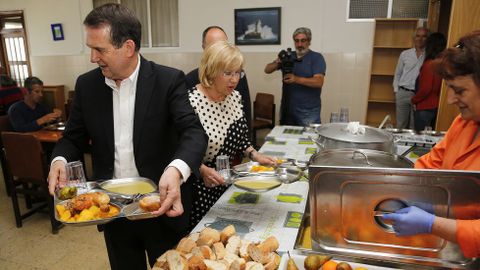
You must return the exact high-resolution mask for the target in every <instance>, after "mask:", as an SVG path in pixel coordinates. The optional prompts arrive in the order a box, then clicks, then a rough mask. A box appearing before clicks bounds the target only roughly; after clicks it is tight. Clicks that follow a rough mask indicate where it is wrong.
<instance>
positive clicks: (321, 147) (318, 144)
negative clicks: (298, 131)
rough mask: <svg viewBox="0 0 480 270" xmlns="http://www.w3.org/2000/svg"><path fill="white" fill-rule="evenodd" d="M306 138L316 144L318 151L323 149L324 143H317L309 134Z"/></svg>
mask: <svg viewBox="0 0 480 270" xmlns="http://www.w3.org/2000/svg"><path fill="white" fill-rule="evenodd" d="M308 138H309V139H310V140H311V141H312V142H314V143H315V144H316V145H317V146H318V150H319V152H320V151H322V150H324V149H325V145H324V144H323V143H319V142H318V141H317V140H316V139H314V138H313V137H312V136H310V135H309V136H308Z"/></svg>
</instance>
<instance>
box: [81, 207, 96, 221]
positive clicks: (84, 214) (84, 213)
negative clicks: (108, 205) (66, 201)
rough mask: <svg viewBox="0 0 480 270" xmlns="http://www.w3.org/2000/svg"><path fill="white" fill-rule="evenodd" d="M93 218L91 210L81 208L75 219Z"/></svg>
mask: <svg viewBox="0 0 480 270" xmlns="http://www.w3.org/2000/svg"><path fill="white" fill-rule="evenodd" d="M93 219H95V217H94V216H93V213H92V211H90V210H88V209H83V210H82V212H80V216H79V217H78V219H77V221H89V220H93Z"/></svg>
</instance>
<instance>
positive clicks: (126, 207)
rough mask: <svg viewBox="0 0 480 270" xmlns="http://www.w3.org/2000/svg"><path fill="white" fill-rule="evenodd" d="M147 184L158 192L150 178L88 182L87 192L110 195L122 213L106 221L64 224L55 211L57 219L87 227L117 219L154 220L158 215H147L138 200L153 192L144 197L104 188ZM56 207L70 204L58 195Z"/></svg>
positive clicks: (112, 202)
mask: <svg viewBox="0 0 480 270" xmlns="http://www.w3.org/2000/svg"><path fill="white" fill-rule="evenodd" d="M138 181H140V182H145V183H148V184H149V185H151V186H152V187H153V188H154V191H158V188H157V185H156V184H155V183H154V182H153V181H152V180H150V179H148V178H143V177H136V178H121V179H111V180H106V181H89V182H87V190H88V191H87V192H97V191H99V192H103V193H106V194H108V196H110V203H111V204H113V205H115V206H116V207H118V208H119V209H120V213H119V214H118V215H117V216H115V217H111V218H106V219H98V220H91V221H84V222H64V221H62V220H60V218H59V217H58V213H57V211H56V210H55V218H56V219H57V220H58V221H60V222H62V223H64V224H66V225H73V226H87V225H99V224H105V223H108V222H110V221H112V220H113V219H116V218H122V217H126V218H128V219H130V220H139V219H145V218H153V217H157V216H158V215H152V214H151V213H146V212H143V211H142V210H141V209H140V207H139V206H138V202H137V201H138V200H139V199H141V198H142V197H143V196H146V195H150V194H151V193H152V192H149V193H145V194H143V195H142V196H138V193H136V194H122V193H116V192H111V191H108V190H106V189H104V188H103V187H104V186H105V185H106V184H119V185H122V184H128V183H135V182H138ZM54 201H55V205H56V204H65V203H67V202H68V200H64V201H61V200H59V199H58V198H57V197H56V195H55V197H54Z"/></svg>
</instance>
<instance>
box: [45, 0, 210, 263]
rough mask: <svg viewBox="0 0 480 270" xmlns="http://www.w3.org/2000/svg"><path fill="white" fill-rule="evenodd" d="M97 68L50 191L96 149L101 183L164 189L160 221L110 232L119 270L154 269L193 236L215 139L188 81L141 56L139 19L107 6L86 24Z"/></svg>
mask: <svg viewBox="0 0 480 270" xmlns="http://www.w3.org/2000/svg"><path fill="white" fill-rule="evenodd" d="M84 25H85V31H86V44H87V46H88V47H89V48H90V49H91V56H90V61H91V62H92V63H96V64H98V66H99V68H96V69H94V70H92V71H89V72H87V73H85V74H83V75H81V76H80V77H79V78H78V79H77V83H76V86H75V99H74V104H73V108H72V112H71V115H70V118H69V121H68V123H67V126H66V129H65V133H64V135H63V138H62V139H61V140H60V141H59V142H58V144H57V145H56V147H55V149H54V152H53V156H54V157H55V158H54V159H53V161H52V165H51V169H50V173H49V177H48V178H49V189H50V193H52V194H53V193H54V190H55V187H56V186H57V184H58V183H59V182H60V185H61V183H62V182H64V181H65V163H66V162H67V161H73V160H78V159H79V158H80V157H81V155H82V154H83V152H84V151H85V149H86V148H87V146H88V145H89V144H91V153H92V161H93V178H94V179H110V178H125V177H138V176H141V177H147V178H149V179H152V180H154V181H159V182H158V186H159V193H160V199H161V202H162V205H161V207H160V209H159V210H158V211H156V212H155V213H156V214H159V215H160V216H159V217H157V218H152V219H145V220H138V221H130V220H128V219H125V218H119V219H116V220H114V221H112V222H110V223H108V224H105V225H104V235H105V243H106V246H107V250H108V256H109V260H110V265H111V268H112V269H147V265H146V260H145V251H146V252H147V255H148V261H149V263H150V265H151V266H152V265H153V264H154V262H155V260H156V259H157V257H159V256H160V255H161V254H162V253H163V252H164V251H166V250H167V249H170V248H172V247H173V246H174V245H175V244H176V243H177V242H178V241H179V240H180V238H181V237H183V236H184V235H186V234H187V233H188V221H189V212H190V205H191V196H192V194H191V187H192V183H191V182H192V181H191V180H189V181H186V180H187V179H188V178H189V176H190V174H195V175H196V176H197V177H198V170H197V169H196V168H199V167H200V164H201V159H202V157H203V154H204V153H205V150H206V142H207V136H206V135H205V132H204V131H203V128H202V126H201V124H200V121H199V120H198V118H197V116H196V115H195V113H194V111H193V109H192V108H191V106H190V104H189V101H188V97H187V92H186V88H185V84H184V74H183V72H181V71H179V70H175V69H173V68H169V67H165V66H160V65H157V64H155V63H153V62H149V61H147V60H145V59H144V58H143V57H141V56H140V54H139V50H140V40H141V25H140V22H139V21H138V19H137V18H136V17H135V15H134V14H133V12H132V11H130V10H129V9H127V8H126V7H124V6H122V5H118V4H106V5H103V6H101V7H98V8H96V9H94V10H93V11H91V12H90V13H89V15H88V16H87V17H86V18H85V20H84Z"/></svg>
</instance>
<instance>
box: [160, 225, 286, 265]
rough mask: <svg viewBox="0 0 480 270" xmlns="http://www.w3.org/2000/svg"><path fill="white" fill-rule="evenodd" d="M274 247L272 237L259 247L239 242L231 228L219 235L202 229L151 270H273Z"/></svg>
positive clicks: (244, 241)
mask: <svg viewBox="0 0 480 270" xmlns="http://www.w3.org/2000/svg"><path fill="white" fill-rule="evenodd" d="M278 247H279V243H278V240H277V239H276V238H275V237H274V236H271V237H269V238H267V239H266V240H265V241H263V242H261V243H253V242H251V241H247V240H244V239H241V238H240V237H239V236H238V235H236V234H235V227H234V226H233V225H228V226H227V227H225V228H224V229H223V230H222V231H221V232H219V231H218V230H215V229H213V228H205V229H203V230H202V231H201V232H200V233H192V234H190V235H189V236H186V237H184V238H183V239H181V240H180V242H179V243H178V245H177V247H176V248H175V249H172V250H168V251H167V252H165V253H164V254H162V255H161V256H160V257H159V258H158V259H157V261H156V263H155V265H154V267H153V268H152V270H160V269H162V270H263V269H266V270H275V269H277V268H278V266H279V265H280V256H279V255H278V254H277V252H276V250H277V249H278Z"/></svg>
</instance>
